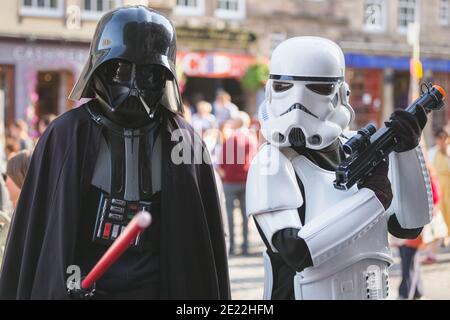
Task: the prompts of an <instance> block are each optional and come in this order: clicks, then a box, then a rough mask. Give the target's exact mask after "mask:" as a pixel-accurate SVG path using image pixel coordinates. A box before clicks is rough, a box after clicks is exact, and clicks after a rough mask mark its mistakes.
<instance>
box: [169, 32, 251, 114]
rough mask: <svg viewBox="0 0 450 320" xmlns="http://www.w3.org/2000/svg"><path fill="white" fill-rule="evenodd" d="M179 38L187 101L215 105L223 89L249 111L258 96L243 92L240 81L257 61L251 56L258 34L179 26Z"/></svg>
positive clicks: (180, 73)
mask: <svg viewBox="0 0 450 320" xmlns="http://www.w3.org/2000/svg"><path fill="white" fill-rule="evenodd" d="M177 37H178V46H179V50H178V54H177V68H178V78H179V82H180V87H181V91H182V94H183V97H184V98H185V100H186V102H187V103H188V104H191V105H193V104H195V103H196V102H197V101H199V100H207V101H210V102H212V101H214V99H215V96H216V92H217V90H219V89H223V90H225V91H227V92H228V93H229V94H230V95H231V97H232V100H233V102H234V103H235V104H236V105H237V106H238V107H239V108H241V109H245V110H248V109H249V104H251V103H252V102H251V101H253V100H254V97H253V96H251V94H249V93H248V92H244V91H243V89H242V86H241V84H240V80H241V78H242V77H243V76H244V74H245V72H246V70H247V68H248V67H249V66H250V65H252V64H253V63H255V62H256V57H255V56H254V55H252V54H251V53H250V52H252V50H251V48H252V45H254V44H255V40H256V38H255V35H253V34H252V33H250V32H246V31H244V30H230V29H217V28H212V27H204V28H190V27H187V26H179V27H177ZM252 108H253V106H252ZM252 108H250V109H252Z"/></svg>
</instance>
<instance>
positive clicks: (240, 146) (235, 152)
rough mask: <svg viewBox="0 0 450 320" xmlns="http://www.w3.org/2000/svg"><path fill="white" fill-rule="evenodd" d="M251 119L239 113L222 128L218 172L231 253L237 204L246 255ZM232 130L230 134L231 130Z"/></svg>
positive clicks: (252, 139)
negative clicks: (220, 177)
mask: <svg viewBox="0 0 450 320" xmlns="http://www.w3.org/2000/svg"><path fill="white" fill-rule="evenodd" d="M249 125H250V117H249V116H248V114H247V113H245V112H243V111H240V112H238V116H237V117H236V118H234V119H232V120H229V121H228V122H227V124H226V125H225V137H226V139H225V142H224V144H223V146H222V153H221V156H220V157H219V159H220V172H221V175H222V180H223V188H224V191H225V198H226V206H227V215H228V227H229V233H230V250H229V252H230V254H234V253H235V238H234V209H235V201H236V200H237V201H239V207H240V211H241V215H242V234H243V243H242V254H244V255H245V254H247V253H248V220H247V215H246V208H245V184H246V180H247V174H248V169H249V167H250V162H251V160H252V158H253V156H254V154H255V153H256V150H257V141H256V138H255V136H254V135H253V134H251V133H250V131H249V130H248V128H249ZM231 130H232V131H231Z"/></svg>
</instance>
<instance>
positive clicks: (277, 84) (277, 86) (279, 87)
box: [272, 81, 294, 92]
mask: <svg viewBox="0 0 450 320" xmlns="http://www.w3.org/2000/svg"><path fill="white" fill-rule="evenodd" d="M293 86H294V84H292V83H289V82H282V81H274V82H273V84H272V88H273V90H274V91H275V92H284V91H288V90H289V89H290V88H292V87H293Z"/></svg>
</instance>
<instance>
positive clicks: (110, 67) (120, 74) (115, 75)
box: [103, 61, 132, 85]
mask: <svg viewBox="0 0 450 320" xmlns="http://www.w3.org/2000/svg"><path fill="white" fill-rule="evenodd" d="M103 72H104V75H105V77H106V80H107V81H108V82H109V83H110V84H121V85H129V82H130V80H131V72H132V64H131V63H129V62H125V61H109V62H107V63H105V65H104V67H103Z"/></svg>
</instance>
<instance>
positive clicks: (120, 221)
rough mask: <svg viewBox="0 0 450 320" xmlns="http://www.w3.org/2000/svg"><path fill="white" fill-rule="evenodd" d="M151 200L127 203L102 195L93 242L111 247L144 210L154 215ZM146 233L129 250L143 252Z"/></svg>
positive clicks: (137, 238)
mask: <svg viewBox="0 0 450 320" xmlns="http://www.w3.org/2000/svg"><path fill="white" fill-rule="evenodd" d="M152 204H154V202H152V201H151V200H140V201H127V200H123V199H117V198H112V197H110V196H109V195H108V194H105V193H103V192H102V193H101V196H100V201H99V204H98V209H97V217H96V220H95V229H94V235H93V242H94V243H97V244H101V245H105V246H110V245H111V244H112V243H113V242H114V241H115V240H116V239H117V238H118V237H119V236H120V234H121V233H122V232H123V231H124V230H125V228H126V227H127V225H128V223H130V221H131V220H132V219H133V218H134V216H135V215H136V214H137V213H139V212H141V211H142V210H145V211H148V212H150V213H152ZM144 234H145V232H143V233H141V234H139V235H138V236H137V237H136V240H135V241H134V242H133V243H131V244H130V248H129V250H132V251H139V252H140V251H142V249H143V244H144V240H143V238H144Z"/></svg>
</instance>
